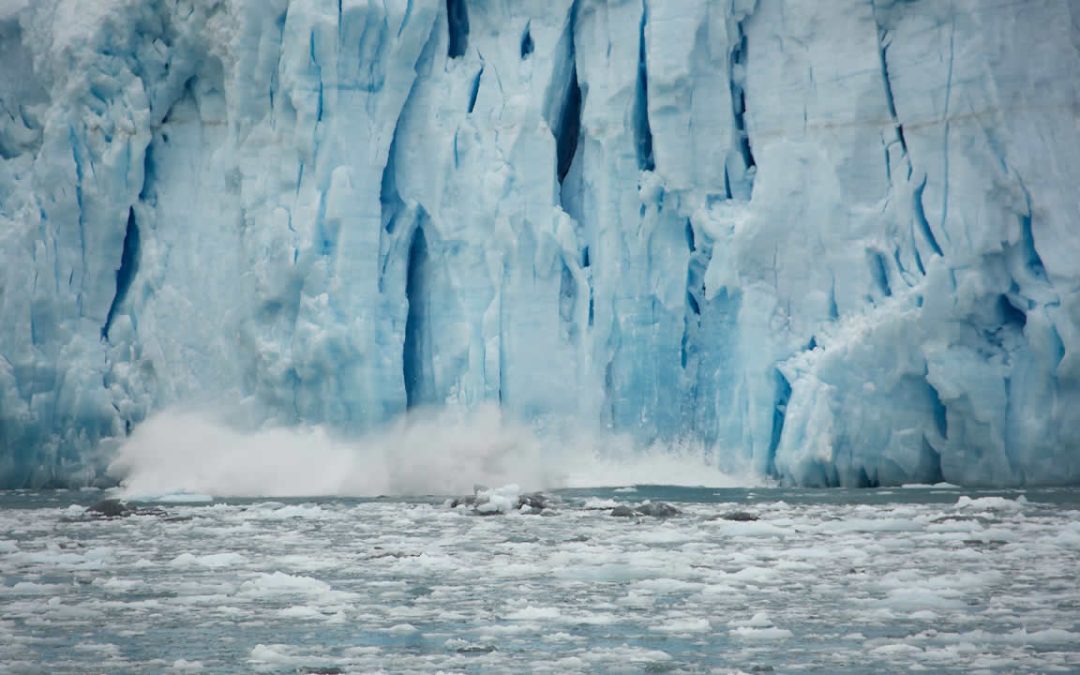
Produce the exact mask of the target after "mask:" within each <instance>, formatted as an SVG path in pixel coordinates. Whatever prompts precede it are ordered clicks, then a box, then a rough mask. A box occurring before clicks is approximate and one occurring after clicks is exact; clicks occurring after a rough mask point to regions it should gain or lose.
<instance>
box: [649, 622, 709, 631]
mask: <svg viewBox="0 0 1080 675" xmlns="http://www.w3.org/2000/svg"><path fill="white" fill-rule="evenodd" d="M649 630H651V631H654V632H657V633H707V632H708V631H710V630H712V625H711V624H710V623H709V620H708V619H693V618H685V619H674V620H670V621H664V622H663V623H657V624H653V625H651V626H649Z"/></svg>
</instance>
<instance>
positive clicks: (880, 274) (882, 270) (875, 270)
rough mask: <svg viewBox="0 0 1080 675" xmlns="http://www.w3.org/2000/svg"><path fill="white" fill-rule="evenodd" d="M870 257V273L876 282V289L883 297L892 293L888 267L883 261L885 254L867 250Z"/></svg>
mask: <svg viewBox="0 0 1080 675" xmlns="http://www.w3.org/2000/svg"><path fill="white" fill-rule="evenodd" d="M867 255H868V257H869V259H870V274H871V275H872V276H873V278H874V283H875V284H877V287H878V291H880V292H881V294H882V295H884V296H885V297H889V296H891V295H892V287H891V286H890V285H889V268H888V266H887V264H886V262H885V256H884V255H882V254H881V252H880V251H867Z"/></svg>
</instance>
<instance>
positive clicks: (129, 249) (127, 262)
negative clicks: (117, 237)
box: [101, 209, 139, 340]
mask: <svg viewBox="0 0 1080 675" xmlns="http://www.w3.org/2000/svg"><path fill="white" fill-rule="evenodd" d="M138 271H139V226H138V224H137V223H136V222H135V209H128V221H127V229H126V230H125V231H124V246H123V250H122V251H121V253H120V268H119V269H117V270H116V292H115V293H114V294H113V299H112V303H111V304H110V305H109V313H108V315H106V317H105V325H104V326H102V327H101V339H102V340H108V339H109V329H110V328H111V327H112V322H113V319H114V318H115V317H116V312H117V311H118V310H119V309H120V305H121V304H123V302H124V299H125V298H126V297H127V294H128V290H130V289H131V282H132V281H134V280H135V274H136V273H137V272H138Z"/></svg>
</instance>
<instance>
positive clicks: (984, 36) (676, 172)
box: [0, 0, 1080, 486]
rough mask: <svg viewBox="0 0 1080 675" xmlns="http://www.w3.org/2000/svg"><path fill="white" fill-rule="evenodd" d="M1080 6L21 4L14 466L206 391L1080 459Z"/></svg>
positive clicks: (864, 451) (666, 433) (560, 0)
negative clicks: (1079, 222) (1079, 229)
mask: <svg viewBox="0 0 1080 675" xmlns="http://www.w3.org/2000/svg"><path fill="white" fill-rule="evenodd" d="M1076 11H1077V10H1076V8H1075V7H1074V5H1073V4H1072V3H1070V2H1068V0H1059V1H1054V0H1047V1H1045V2H1041V3H1036V4H1028V5H1025V6H1024V7H1023V8H1020V7H1018V6H1006V5H1002V6H995V7H988V6H986V5H985V4H984V3H981V2H978V0H953V1H950V2H931V1H930V0H924V1H920V2H890V1H888V0H875V1H874V2H871V3H866V2H854V0H853V1H852V2H850V3H814V2H800V3H791V2H780V1H778V0H757V1H754V0H733V1H731V2H723V3H721V2H708V1H707V0H665V1H664V2H655V1H654V2H649V1H648V0H644V1H625V2H593V1H590V0H574V1H573V2H571V0H557V1H555V2H550V1H548V0H543V1H541V0H529V1H520V0H517V1H514V2H509V1H505V0H504V1H499V0H483V1H481V0H451V1H448V2H446V3H443V2H436V1H435V0H411V1H408V2H407V1H405V0H398V1H388V2H385V3H366V2H358V1H348V0H346V1H339V2H331V1H330V0H291V1H289V0H258V1H256V0H223V1H219V2H201V1H200V2H185V3H131V2H126V1H123V0H102V1H101V2H96V3H92V4H89V5H88V4H87V3H80V2H77V1H76V0H43V1H42V2H35V3H26V2H20V1H14V2H12V1H10V0H8V1H6V2H0V257H2V259H3V260H4V261H6V264H4V265H3V266H2V267H0V311H2V317H3V321H2V322H0V357H2V358H0V483H2V484H4V485H9V486H11V485H28V484H33V485H40V484H43V483H46V482H48V481H49V480H51V479H63V480H75V481H85V480H89V479H90V478H91V477H92V476H94V475H95V474H96V472H97V471H98V470H99V469H100V467H101V466H102V465H103V462H104V460H105V459H107V457H108V456H109V454H110V450H109V447H110V442H103V440H105V439H119V438H123V437H124V436H125V434H127V433H128V432H129V431H130V430H131V429H132V428H133V427H134V426H135V425H137V424H139V423H140V422H141V421H142V420H143V419H145V418H146V417H147V416H148V415H150V414H152V413H153V412H155V411H158V410H162V409H165V408H168V407H170V406H175V405H184V404H190V403H191V402H193V401H200V402H203V403H205V402H208V401H211V402H218V401H230V402H235V401H240V402H241V403H242V408H243V410H244V421H245V422H247V423H249V424H250V425H255V426H260V425H261V426H267V425H295V424H304V425H325V426H326V427H327V428H329V429H330V430H332V431H334V432H337V433H342V434H348V435H355V434H360V433H363V432H366V431H369V430H372V429H374V428H376V427H379V426H380V425H382V424H384V423H385V422H387V421H388V420H390V419H392V418H394V417H396V416H398V415H400V414H401V413H403V412H405V411H406V410H407V409H409V408H412V407H420V406H436V407H439V406H460V407H465V408H473V407H476V406H478V405H480V404H482V403H485V402H496V403H497V404H498V405H499V406H500V407H501V409H502V410H503V411H504V412H505V413H506V414H507V415H510V416H512V417H514V418H516V419H523V420H527V421H528V420H538V419H555V420H573V421H574V422H575V423H577V424H581V425H586V426H596V427H598V428H601V429H610V430H613V431H616V432H625V433H629V434H631V435H633V436H634V437H635V438H637V439H638V440H639V442H641V443H652V442H659V443H668V442H674V441H691V442H694V443H700V444H703V445H705V446H707V447H709V448H712V449H713V455H714V457H715V459H716V462H717V463H718V464H719V465H720V466H721V467H724V468H732V469H734V468H742V467H747V466H749V467H751V468H752V469H753V470H755V471H756V472H758V473H759V474H770V475H773V476H776V477H778V478H780V479H782V480H785V481H788V482H793V483H799V484H807V485H835V484H843V485H872V484H882V483H899V482H909V481H917V482H937V481H940V480H948V481H950V482H954V483H989V484H1029V483H1055V482H1075V481H1077V480H1080V458H1078V456H1077V453H1076V448H1078V447H1080V412H1078V411H1080V357H1078V356H1077V348H1078V346H1080V331H1078V329H1080V293H1078V292H1077V291H1078V289H1080V266H1078V265H1077V262H1076V261H1077V260H1080V236H1078V235H1077V234H1076V231H1075V226H1074V225H1075V223H1074V221H1075V219H1076V214H1077V213H1080V196H1078V193H1077V192H1076V190H1075V185H1076V184H1077V182H1078V179H1080V153H1077V152H1076V149H1077V140H1076V139H1077V127H1076V121H1075V110H1076V109H1077V106H1078V105H1080V82H1078V81H1077V79H1076V78H1075V77H1074V76H1073V73H1075V72H1077V70H1078V68H1080V50H1078V48H1077V44H1080V38H1078V35H1080V33H1078V29H1077V28H1076V26H1077V25H1078V23H1077V18H1076V16H1075V14H1076Z"/></svg>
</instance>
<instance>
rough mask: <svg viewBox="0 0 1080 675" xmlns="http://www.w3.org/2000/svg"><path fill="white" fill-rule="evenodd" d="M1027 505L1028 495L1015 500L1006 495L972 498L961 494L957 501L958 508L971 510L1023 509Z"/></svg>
mask: <svg viewBox="0 0 1080 675" xmlns="http://www.w3.org/2000/svg"><path fill="white" fill-rule="evenodd" d="M1025 506H1027V497H1025V496H1024V495H1020V496H1018V497H1017V498H1016V499H1015V500H1013V499H1006V498H1005V497H977V498H975V499H972V498H971V497H968V496H967V495H961V496H960V498H959V499H958V500H957V501H956V508H958V509H967V510H971V511H1022V510H1023V509H1024V507H1025Z"/></svg>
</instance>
